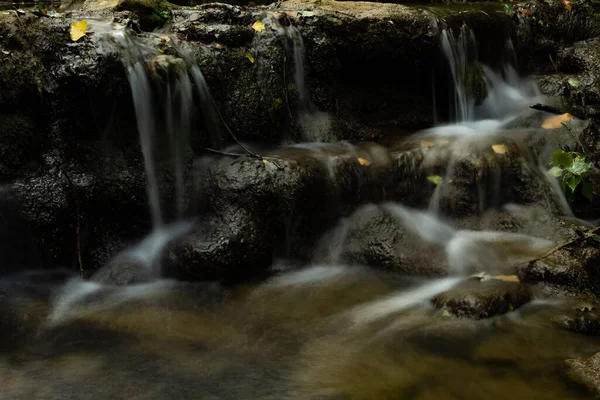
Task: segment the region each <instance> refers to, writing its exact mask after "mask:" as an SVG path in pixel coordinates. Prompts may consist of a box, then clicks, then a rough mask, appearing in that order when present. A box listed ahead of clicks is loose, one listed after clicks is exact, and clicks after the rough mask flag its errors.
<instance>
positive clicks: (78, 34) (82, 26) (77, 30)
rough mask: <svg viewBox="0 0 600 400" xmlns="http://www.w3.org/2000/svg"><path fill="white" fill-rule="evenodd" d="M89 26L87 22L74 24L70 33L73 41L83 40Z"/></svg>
mask: <svg viewBox="0 0 600 400" xmlns="http://www.w3.org/2000/svg"><path fill="white" fill-rule="evenodd" d="M87 26H88V23H87V21H86V20H83V21H78V22H73V23H72V24H71V32H70V34H71V40H72V41H74V42H76V41H78V40H79V39H81V38H82V37H84V36H85V33H86V31H87Z"/></svg>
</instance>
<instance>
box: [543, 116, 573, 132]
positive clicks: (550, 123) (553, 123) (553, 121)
mask: <svg viewBox="0 0 600 400" xmlns="http://www.w3.org/2000/svg"><path fill="white" fill-rule="evenodd" d="M572 119H573V116H572V115H571V114H569V113H564V114H561V115H557V116H556V117H550V118H548V119H547V120H545V121H544V123H543V124H542V128H544V129H556V128H560V127H562V123H563V122H567V121H570V120H572Z"/></svg>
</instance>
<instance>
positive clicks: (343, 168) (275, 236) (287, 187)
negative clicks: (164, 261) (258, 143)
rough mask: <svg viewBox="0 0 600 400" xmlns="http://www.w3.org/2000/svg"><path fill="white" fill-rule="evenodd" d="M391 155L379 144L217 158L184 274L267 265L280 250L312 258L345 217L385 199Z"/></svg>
mask: <svg viewBox="0 0 600 400" xmlns="http://www.w3.org/2000/svg"><path fill="white" fill-rule="evenodd" d="M360 160H363V161H362V162H363V164H364V165H361V161H360ZM391 161H392V160H391V158H390V156H389V154H388V153H387V151H386V150H385V149H384V148H382V147H380V146H376V145H373V144H364V145H362V146H361V147H355V146H349V145H315V146H309V147H304V148H303V147H289V148H281V149H279V150H278V151H277V152H275V153H273V155H272V156H264V159H263V160H258V159H253V158H248V157H242V158H239V159H236V160H232V159H227V158H226V159H221V160H219V161H217V162H216V163H214V164H212V165H211V167H210V168H209V170H208V171H207V176H205V177H203V178H202V179H201V185H200V187H199V193H200V194H202V196H201V199H200V201H199V211H200V212H203V213H204V214H205V215H204V216H203V217H201V221H202V224H201V227H199V228H198V230H197V231H196V232H195V233H194V234H192V235H190V236H189V237H187V238H186V239H184V240H183V241H182V242H181V243H180V244H179V245H177V246H176V247H175V249H174V253H175V254H176V255H177V258H178V260H179V261H178V263H179V266H180V273H181V274H182V276H189V277H192V276H195V275H196V277H201V276H202V275H204V274H206V275H207V276H211V277H214V276H215V275H214V274H219V273H220V272H219V271H222V273H224V274H225V275H230V274H231V272H235V273H242V274H243V273H244V271H257V270H264V269H265V268H266V267H267V266H268V264H270V262H271V259H272V257H273V256H277V255H281V256H285V257H292V258H295V259H299V260H308V259H309V258H310V257H311V255H312V253H313V249H314V246H315V244H316V241H317V240H318V238H319V237H320V235H321V234H322V233H324V232H325V231H326V230H327V229H329V228H331V227H332V226H333V225H334V224H335V223H336V222H337V220H338V218H339V217H340V216H343V215H345V214H348V213H349V212H351V211H352V210H354V209H355V208H356V206H358V205H360V204H364V203H367V202H371V201H381V200H382V199H383V198H384V196H385V194H386V188H387V187H389V185H391V183H392V182H391V175H390V171H391Z"/></svg>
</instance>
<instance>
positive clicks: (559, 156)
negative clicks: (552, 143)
mask: <svg viewBox="0 0 600 400" xmlns="http://www.w3.org/2000/svg"><path fill="white" fill-rule="evenodd" d="M571 164H573V157H572V156H571V155H570V154H569V153H566V152H564V151H562V150H561V149H558V150H556V151H555V152H554V154H553V155H552V165H557V166H559V167H564V168H569V167H570V166H571Z"/></svg>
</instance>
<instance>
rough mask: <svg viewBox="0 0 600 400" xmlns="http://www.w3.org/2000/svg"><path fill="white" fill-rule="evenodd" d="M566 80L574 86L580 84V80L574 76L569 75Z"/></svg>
mask: <svg viewBox="0 0 600 400" xmlns="http://www.w3.org/2000/svg"><path fill="white" fill-rule="evenodd" d="M567 82H568V83H569V85H571V86H573V87H574V88H576V87H579V85H581V81H580V80H579V78H577V77H576V76H572V77H570V78H569V79H567Z"/></svg>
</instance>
